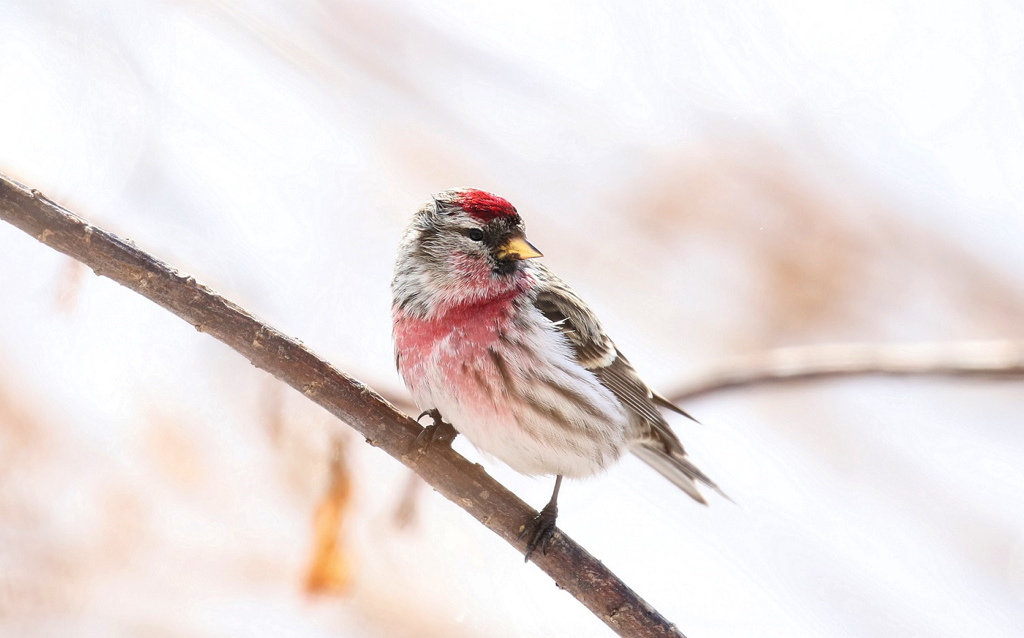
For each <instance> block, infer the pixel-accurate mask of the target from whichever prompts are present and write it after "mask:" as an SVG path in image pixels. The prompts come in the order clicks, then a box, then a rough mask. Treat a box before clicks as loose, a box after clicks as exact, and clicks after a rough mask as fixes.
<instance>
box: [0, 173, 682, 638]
mask: <svg viewBox="0 0 1024 638" xmlns="http://www.w3.org/2000/svg"><path fill="white" fill-rule="evenodd" d="M0 218H2V219H4V220H5V221H7V222H9V223H11V224H13V225H14V226H16V227H18V228H20V229H21V230H23V231H24V232H26V233H28V234H29V235H31V236H33V237H35V238H36V239H37V240H39V241H40V242H42V243H44V244H46V245H47V246H50V247H51V248H54V249H55V250H58V251H60V252H62V253H64V254H66V255H69V256H71V257H74V258H75V259H78V260H79V261H81V262H82V263H84V264H86V265H87V266H89V267H90V268H92V270H93V271H94V272H96V274H98V275H102V276H106V277H109V278H110V279H112V280H113V281H116V282H117V283H119V284H121V285H123V286H125V287H126V288H129V289H131V290H133V291H135V292H138V293H139V294H141V295H143V296H144V297H146V298H148V299H150V300H151V301H154V302H156V303H157V304H159V305H160V306H162V307H164V308H166V309H167V310H170V311H171V312H173V313H174V314H176V315H177V316H179V317H181V318H182V319H184V320H185V321H187V322H189V323H190V324H191V325H193V326H195V328H196V330H198V331H200V332H206V333H208V334H210V335H211V336H213V337H214V338H216V339H218V340H220V341H222V342H223V343H225V344H227V345H228V346H230V347H231V348H232V349H234V350H235V351H237V352H239V353H240V354H242V355H243V356H245V357H246V358H247V359H249V360H250V361H251V362H252V363H253V365H255V366H257V367H258V368H261V369H263V370H266V371H267V372H270V373H271V374H273V375H274V376H276V377H277V378H279V379H281V380H282V381H284V382H285V383H287V384H288V385H290V386H291V387H293V388H295V389H296V390H298V391H299V392H301V393H302V394H304V395H305V396H306V397H308V398H309V399H311V400H313V401H315V402H316V403H317V404H319V405H320V406H321V407H323V408H324V409H326V410H327V411H329V412H330V413H331V414H333V415H334V416H336V417H338V418H339V419H341V420H343V421H344V422H346V423H348V424H349V425H350V426H351V427H353V428H354V429H356V430H357V431H359V432H360V433H361V434H362V435H364V436H365V437H366V441H367V443H369V444H370V445H372V446H374V447H379V448H381V449H383V450H384V451H385V452H387V453H388V454H390V455H391V456H393V457H394V458H396V459H397V460H399V461H401V462H402V463H403V464H405V465H406V466H408V467H410V468H412V469H413V470H415V471H416V473H417V474H419V475H420V476H421V477H423V478H424V479H425V480H426V481H427V482H428V483H429V484H430V485H431V486H432V487H433V488H434V489H435V490H437V492H439V493H440V494H441V495H443V496H444V497H445V498H447V499H448V500H450V501H452V502H453V503H455V504H457V505H458V506H459V507H462V508H463V509H464V510H466V511H467V512H469V513H470V514H472V515H473V516H474V517H475V518H476V519H477V520H479V521H480V522H481V523H483V524H484V525H485V526H486V527H487V528H489V529H490V530H491V531H493V532H495V533H496V534H498V535H499V536H500V537H502V538H503V539H504V540H505V541H506V542H508V543H509V544H511V545H512V546H513V547H515V548H516V549H518V550H519V551H524V550H525V543H524V542H523V541H521V540H520V539H519V532H520V530H521V529H522V526H523V525H524V524H525V523H526V522H527V521H529V520H531V519H532V518H533V517H534V516H535V514H536V513H535V512H534V511H533V510H532V509H531V508H530V507H529V506H527V505H526V504H525V503H523V502H522V501H521V500H520V499H519V498H518V497H516V496H515V495H514V494H512V493H511V492H510V491H508V490H507V489H505V488H504V487H503V486H502V485H501V484H500V483H498V482H497V481H495V480H494V479H493V478H491V477H490V476H488V475H487V473H486V472H484V471H483V468H481V467H480V466H478V465H475V464H473V463H470V462H469V461H467V460H466V459H465V458H463V457H462V456H461V455H459V454H458V453H457V452H455V451H454V450H453V449H451V448H450V447H445V446H437V445H435V446H433V447H431V448H430V449H428V450H416V451H412V450H413V448H414V441H415V439H416V436H417V435H418V434H419V433H420V432H421V431H422V428H420V426H419V425H418V424H417V423H416V422H415V421H413V420H412V419H410V418H409V417H408V416H407V415H404V414H402V413H400V412H398V411H397V410H396V409H395V408H394V407H393V406H391V405H389V404H388V403H386V402H385V401H384V400H382V399H381V398H380V396H379V395H377V394H376V393H375V392H373V391H372V390H371V389H370V388H368V387H367V386H365V385H364V384H362V383H360V382H359V381H356V380H355V379H352V378H351V377H349V376H347V375H346V374H344V373H343V372H341V371H339V370H337V369H336V368H334V367H333V366H331V365H330V364H329V363H327V362H326V361H324V360H323V359H321V358H319V357H318V356H317V355H315V354H314V353H313V352H311V351H310V350H308V349H307V348H306V347H305V346H303V345H302V344H300V343H299V342H297V341H295V340H293V339H291V338H289V337H287V336H285V335H283V334H282V333H280V332H278V331H277V330H275V329H274V328H272V327H270V326H268V325H267V324H265V323H262V322H260V321H259V320H257V319H256V318H254V317H253V316H252V315H251V314H249V313H248V312H246V311H245V310H243V309H242V308H240V307H239V306H237V305H235V304H233V303H232V302H230V301H228V300H227V299H225V298H223V297H221V296H220V295H218V294H216V293H214V292H213V291H212V290H210V289H209V288H207V287H205V286H203V285H201V284H198V283H196V281H195V279H194V278H193V277H190V276H187V275H183V274H181V273H179V272H178V271H177V270H175V269H173V268H172V267H170V266H168V265H167V264H165V263H163V262H161V261H159V260H157V259H155V258H154V257H152V256H151V255H149V254H148V253H146V252H144V251H142V250H140V249H139V248H137V247H135V246H134V245H132V244H130V243H127V242H125V241H123V240H121V239H120V238H118V237H116V236H114V235H112V234H110V233H108V232H106V231H104V230H102V229H100V228H98V227H96V226H93V225H92V224H89V223H88V222H86V221H84V220H82V219H81V218H79V217H77V216H76V215H74V214H72V213H70V212H68V211H67V210H65V209H63V208H62V207H60V206H58V205H57V204H55V203H53V202H52V201H50V200H49V199H47V198H46V197H45V196H44V195H43V194H42V193H40V192H39V191H37V190H29V189H28V188H26V187H24V186H22V185H21V184H18V183H17V182H14V181H12V180H10V179H8V178H6V177H4V176H3V175H0ZM338 492H339V494H342V493H343V492H344V490H341V489H339V491H338ZM336 500H338V501H341V500H344V499H343V498H340V499H336ZM328 514H329V512H328ZM328 518H333V517H330V516H329V517H328ZM339 520H340V519H339ZM327 522H328V523H333V522H334V521H333V520H328V521H327ZM327 527H332V525H327ZM533 562H534V563H535V564H536V565H537V566H538V567H540V568H541V570H543V571H544V572H545V573H547V574H548V575H549V576H551V578H552V579H554V581H555V583H556V585H557V586H558V587H559V588H560V589H565V590H566V591H568V592H569V593H571V594H572V595H573V596H574V597H575V598H576V599H577V600H579V601H580V602H581V603H583V604H584V605H585V606H586V607H587V608H588V609H589V610H590V611H591V612H593V613H594V615H596V616H597V617H598V618H600V619H601V620H602V621H603V622H604V623H605V624H607V625H608V626H609V627H610V628H611V629H612V630H614V631H615V632H616V633H618V634H619V635H622V636H631V637H637V638H647V637H650V638H654V637H674V638H679V637H680V636H682V633H680V632H679V631H678V630H677V629H676V628H675V626H674V625H672V624H671V623H669V622H668V621H667V620H666V619H665V618H663V617H662V616H661V615H660V614H659V613H658V612H657V611H656V610H655V609H653V608H652V607H651V606H650V605H648V604H647V603H646V602H645V601H644V600H643V599H641V598H640V597H639V596H637V594H636V593H635V592H633V591H632V590H631V589H630V588H629V587H627V586H626V584H625V583H623V582H622V581H621V580H619V579H618V578H617V577H616V576H615V575H614V574H613V573H612V572H611V571H610V570H609V569H608V568H607V567H605V566H604V565H603V564H602V563H601V562H600V561H599V560H597V559H596V558H594V557H593V556H591V555H590V554H589V553H588V552H587V551H586V550H584V549H583V548H582V547H580V546H579V545H577V544H576V543H575V542H573V541H572V540H571V539H570V538H568V537H567V536H566V535H565V534H563V533H561V532H556V534H555V536H554V538H553V539H552V542H551V545H550V551H549V552H548V553H547V554H541V555H537V554H533Z"/></svg>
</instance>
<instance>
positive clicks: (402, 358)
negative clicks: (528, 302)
mask: <svg viewBox="0 0 1024 638" xmlns="http://www.w3.org/2000/svg"><path fill="white" fill-rule="evenodd" d="M521 294H522V292H521V291H520V290H511V291H509V292H507V293H505V294H502V295H499V296H497V297H493V298H491V299H487V300H484V301H479V302H474V303H470V304H464V305H458V306H453V307H452V308H451V309H449V310H448V311H446V312H444V313H441V314H438V315H436V316H433V317H430V318H427V319H421V318H418V317H413V316H410V315H408V314H406V313H404V312H402V311H401V310H397V311H396V315H395V349H396V351H397V352H398V354H399V357H398V369H399V372H401V374H402V377H403V378H404V379H405V380H406V383H408V384H410V386H412V389H413V391H414V392H415V391H416V387H417V386H418V385H419V384H421V383H423V382H425V381H427V377H432V376H435V374H436V373H440V374H441V376H442V377H444V378H445V379H446V380H447V381H449V382H451V383H453V384H456V385H462V384H463V383H464V382H465V381H466V379H465V378H464V377H465V374H466V373H467V371H471V370H468V369H470V368H472V369H477V370H480V368H479V367H478V365H477V364H478V362H479V359H480V358H481V357H484V356H486V355H487V352H488V349H489V348H490V347H491V346H492V345H494V344H495V343H497V342H498V340H499V337H500V335H501V334H502V333H503V332H505V331H507V330H508V329H509V327H510V326H511V323H512V319H513V317H514V315H515V312H516V308H515V302H514V300H515V298H516V297H518V296H519V295H521ZM487 367H490V366H487Z"/></svg>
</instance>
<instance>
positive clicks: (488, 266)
mask: <svg viewBox="0 0 1024 638" xmlns="http://www.w3.org/2000/svg"><path fill="white" fill-rule="evenodd" d="M540 256H541V253H540V251H539V250H537V249H536V248H535V247H534V246H533V245H532V244H530V242H529V241H527V239H526V227H525V225H524V224H523V220H522V218H521V217H520V216H519V213H518V212H517V211H516V209H515V207H514V206H513V205H512V204H510V203H509V202H508V200H506V199H504V198H502V197H498V196H497V195H492V194H491V193H487V192H484V191H481V190H476V189H471V188H458V189H452V190H446V191H442V192H440V193H437V194H435V195H433V196H432V197H431V198H430V199H429V200H428V201H427V202H425V203H424V204H423V206H422V207H421V208H420V209H419V211H417V212H416V215H415V216H414V218H413V220H412V222H411V223H410V225H409V227H408V229H407V230H406V233H405V237H404V239H403V240H402V246H401V248H400V251H399V258H398V263H397V264H396V268H395V276H396V285H398V284H400V283H402V281H401V280H403V279H405V280H407V279H409V278H410V277H412V278H414V279H416V280H417V283H418V284H419V287H420V289H421V290H424V291H427V290H433V291H437V292H443V293H444V295H445V296H446V297H449V298H452V297H457V296H459V295H462V296H466V297H471V298H476V297H479V298H483V297H486V296H487V295H488V294H493V293H496V292H498V291H500V290H501V289H503V288H506V287H508V286H510V285H512V283H513V281H514V279H515V276H516V274H517V273H518V272H519V271H520V268H521V264H522V262H523V261H524V260H527V259H533V258H534V257H540ZM397 292H398V291H397V289H396V293H397ZM396 296H397V294H396Z"/></svg>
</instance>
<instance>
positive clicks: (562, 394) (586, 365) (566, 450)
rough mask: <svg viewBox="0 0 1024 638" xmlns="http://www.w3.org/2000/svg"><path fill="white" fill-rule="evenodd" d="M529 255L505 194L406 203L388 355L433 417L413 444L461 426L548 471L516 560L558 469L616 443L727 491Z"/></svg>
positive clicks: (549, 513)
mask: <svg viewBox="0 0 1024 638" xmlns="http://www.w3.org/2000/svg"><path fill="white" fill-rule="evenodd" d="M540 257H543V255H542V253H541V252H540V251H539V250H538V249H537V248H536V247H534V245H533V244H531V243H530V241H529V240H528V239H527V237H526V226H525V224H524V222H523V219H522V217H521V216H520V215H519V213H518V211H517V210H516V208H515V207H514V206H513V205H512V204H511V203H510V202H509V201H508V200H506V199H504V198H502V197H500V196H498V195H494V194H492V193H489V192H486V191H482V190H479V189H474V188H455V189H450V190H446V191H442V192H440V193H437V194H435V195H432V196H431V197H430V199H429V200H427V201H426V202H425V203H424V204H423V205H422V206H421V207H420V208H419V210H418V211H417V212H416V213H415V215H414V216H413V218H412V220H411V221H410V222H409V224H408V226H407V228H406V230H405V232H404V234H403V236H402V239H401V241H400V244H399V248H398V256H397V259H396V262H395V271H394V278H393V279H392V282H391V292H392V323H393V326H392V327H393V340H394V347H395V364H396V366H397V368H398V372H399V374H400V376H401V378H402V380H403V382H404V383H405V385H406V387H407V388H408V389H409V391H410V393H411V395H412V398H413V400H414V402H415V403H416V405H417V407H418V408H419V409H422V410H423V412H422V413H421V414H420V419H422V418H423V417H424V416H430V417H431V418H432V419H433V422H432V423H431V424H430V425H428V426H427V427H426V428H424V429H423V430H422V432H421V434H420V436H418V437H417V440H416V442H415V443H414V446H419V447H420V448H421V449H423V448H427V447H429V446H430V445H431V444H433V443H434V442H435V441H443V442H444V443H446V444H450V443H451V441H452V440H453V439H454V438H455V436H457V435H458V434H461V435H463V436H464V437H465V438H467V439H468V440H469V441H470V442H471V443H472V444H473V445H474V446H475V447H476V448H477V449H479V450H480V451H481V452H483V453H484V455H485V456H488V457H493V458H495V459H497V460H499V461H501V462H503V463H505V464H506V465H508V466H509V467H511V468H512V469H513V470H516V471H518V472H520V473H522V474H525V475H529V476H554V477H555V486H554V491H553V493H552V495H551V499H550V500H549V502H548V503H547V505H545V506H544V508H543V509H542V510H540V512H539V513H538V514H537V515H536V516H535V517H533V518H532V519H531V520H530V521H527V522H526V523H525V524H524V525H523V526H522V528H521V530H522V533H521V534H520V538H521V539H523V538H524V537H525V541H526V542H525V560H529V559H530V556H531V555H532V554H533V553H534V551H536V550H537V549H538V548H539V549H540V550H541V553H542V554H546V553H547V551H548V547H549V544H550V542H551V539H552V537H553V536H554V532H555V529H556V520H557V516H558V493H559V489H560V488H561V484H562V478H563V477H568V478H584V477H588V476H592V475H594V474H597V473H599V472H601V471H602V470H604V469H606V468H608V467H609V466H610V465H612V464H613V463H615V462H616V461H617V460H618V459H619V458H620V457H621V456H622V455H623V454H625V453H626V452H630V453H632V454H634V455H635V456H637V457H639V458H640V459H641V460H642V461H644V462H646V463H647V464H648V465H650V466H651V467H653V468H654V469H655V470H657V471H658V472H659V473H660V474H662V475H663V476H664V477H666V478H667V479H668V480H669V481H671V482H672V483H674V484H675V485H677V486H678V487H679V488H681V489H682V490H683V491H684V492H685V493H686V494H688V495H689V496H690V497H692V498H693V499H694V500H696V501H698V502H699V503H702V504H706V503H707V501H706V500H705V498H704V496H703V494H702V493H701V492H700V490H699V489H698V484H703V485H705V486H707V487H708V488H710V489H712V490H714V491H716V492H718V493H720V494H722V495H723V496H725V495H724V493H722V490H721V489H719V488H718V486H717V485H716V484H715V483H714V482H713V481H712V480H711V479H710V478H708V477H707V475H705V474H704V473H703V472H702V471H701V470H700V469H698V468H697V467H696V466H695V465H694V464H693V463H692V462H691V461H690V459H689V457H688V456H687V454H686V451H685V449H684V448H683V445H682V443H681V442H680V440H679V437H678V436H676V434H675V433H674V432H673V431H672V428H671V427H670V426H669V424H668V422H667V421H666V419H665V416H664V415H663V413H662V410H669V411H672V412H675V413H677V414H680V415H682V416H684V417H687V418H689V419H693V417H691V416H690V415H689V414H687V413H686V412H685V411H683V410H682V409H681V408H679V407H678V406H676V405H675V404H673V403H672V402H671V401H669V400H668V399H666V398H665V397H663V396H662V395H660V394H658V393H657V392H654V391H653V390H651V388H650V387H649V386H648V385H647V384H646V383H644V381H643V380H642V379H641V378H640V376H639V375H638V374H637V372H636V370H635V369H634V368H633V366H632V365H631V364H630V363H629V361H628V360H627V359H626V357H625V356H623V354H622V353H621V352H620V351H619V349H618V348H617V347H616V346H615V343H614V342H613V341H612V340H611V338H610V337H609V336H608V335H607V334H606V333H605V331H604V328H603V327H602V326H601V323H600V322H599V321H598V319H597V317H596V316H595V314H594V312H593V311H592V310H591V309H590V308H589V307H588V306H587V304H586V303H585V302H584V301H583V299H581V298H580V297H579V296H578V295H577V294H576V293H575V292H573V290H572V289H571V288H570V287H569V286H568V285H567V284H566V283H565V282H564V281H562V280H561V279H559V278H558V277H557V276H556V275H555V274H554V273H552V272H551V271H550V270H548V268H547V267H545V266H544V265H543V264H542V263H540V262H538V261H537V259H538V258H540ZM726 498H728V497H727V496H726Z"/></svg>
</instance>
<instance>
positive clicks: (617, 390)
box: [534, 269, 693, 451]
mask: <svg viewBox="0 0 1024 638" xmlns="http://www.w3.org/2000/svg"><path fill="white" fill-rule="evenodd" d="M539 274H540V275H541V277H542V279H543V282H544V284H545V285H543V286H541V287H540V291H539V293H538V294H537V297H536V300H535V301H534V305H535V306H536V307H537V309H538V310H540V311H541V313H542V314H543V315H544V316H545V317H546V318H547V319H548V320H549V321H551V323H553V324H554V325H555V327H556V328H558V330H560V331H561V332H562V334H564V335H565V337H566V339H567V340H568V342H569V345H570V347H571V348H572V350H573V354H574V355H575V357H576V361H577V362H578V363H579V364H580V365H581V366H583V367H584V368H586V369H587V370H590V371H591V372H593V373H594V374H595V375H596V376H597V378H598V380H600V381H601V383H602V384H603V385H604V386H605V387H606V388H608V389H609V390H611V392H612V394H614V395H615V398H617V399H618V400H619V401H620V402H622V404H623V405H625V406H627V407H628V408H629V409H630V410H632V411H633V412H635V413H636V414H637V415H639V416H640V418H641V419H642V420H643V422H644V423H645V424H647V425H648V427H649V428H653V429H654V430H656V432H655V434H657V435H658V438H661V439H664V440H665V443H666V447H667V448H668V449H678V450H679V451H682V445H681V444H680V443H679V440H678V439H677V438H676V436H675V434H673V433H672V431H671V430H670V429H668V424H667V423H665V419H664V417H662V416H661V413H660V412H659V411H658V407H659V406H660V407H663V408H668V409H670V410H673V411H675V412H678V413H680V414H682V415H684V416H687V417H690V415H688V414H686V413H685V412H683V411H682V410H681V409H679V408H678V407H676V406H675V405H673V404H672V403H671V402H670V401H668V400H667V399H665V398H663V397H662V396H660V395H658V394H656V393H655V392H653V391H652V390H651V389H650V388H649V387H647V384H646V383H644V382H643V380H641V379H640V376H639V375H638V374H637V373H636V370H634V369H633V366H632V364H630V363H629V361H628V360H627V359H626V357H624V356H622V353H621V352H619V350H618V348H616V347H615V344H614V343H612V340H611V339H610V338H609V337H608V335H607V334H605V332H604V330H603V329H602V328H601V324H600V323H599V322H598V321H597V318H596V317H595V316H594V314H593V313H592V312H591V311H590V309H589V308H588V307H587V305H586V304H585V303H583V300H582V299H580V298H579V297H578V296H577V295H576V293H574V292H573V291H572V290H571V289H570V288H569V287H568V286H567V285H566V284H565V282H563V281H562V280H561V279H559V278H558V277H556V276H555V275H553V274H552V273H551V272H550V271H548V270H546V269H544V270H541V271H540V272H539ZM690 418H693V417H690ZM645 429H647V428H645Z"/></svg>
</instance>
